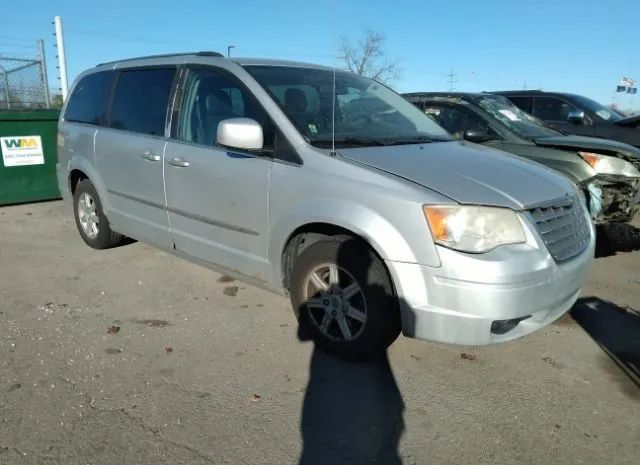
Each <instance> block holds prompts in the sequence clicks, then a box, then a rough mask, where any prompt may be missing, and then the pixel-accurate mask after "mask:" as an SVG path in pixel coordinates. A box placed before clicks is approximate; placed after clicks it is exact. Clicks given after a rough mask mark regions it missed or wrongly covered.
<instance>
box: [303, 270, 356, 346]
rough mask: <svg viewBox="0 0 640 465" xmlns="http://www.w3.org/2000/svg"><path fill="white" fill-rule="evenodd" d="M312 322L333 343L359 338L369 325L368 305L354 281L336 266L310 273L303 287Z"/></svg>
mask: <svg viewBox="0 0 640 465" xmlns="http://www.w3.org/2000/svg"><path fill="white" fill-rule="evenodd" d="M304 291H305V292H304V299H305V301H306V302H307V310H308V312H309V317H310V320H311V322H312V323H313V324H314V325H315V326H316V327H317V328H318V329H319V330H320V331H321V332H322V334H324V335H325V336H326V337H327V338H329V339H331V340H333V341H350V340H351V339H355V338H357V337H358V336H359V335H360V333H362V330H363V329H364V327H365V324H366V322H367V303H366V301H365V298H364V293H363V292H362V289H361V288H360V285H359V284H358V282H357V281H356V280H355V278H354V277H353V276H352V275H351V274H350V273H349V272H348V271H346V270H345V269H343V268H340V267H339V266H338V265H336V264H333V263H331V264H322V265H319V266H317V267H316V268H314V269H313V270H311V272H310V273H309V275H308V276H307V279H306V282H305V286H304Z"/></svg>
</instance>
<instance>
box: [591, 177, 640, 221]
mask: <svg viewBox="0 0 640 465" xmlns="http://www.w3.org/2000/svg"><path fill="white" fill-rule="evenodd" d="M585 187H586V189H587V192H588V193H587V196H588V201H587V203H588V206H589V211H590V212H591V216H592V218H593V220H594V221H595V223H596V224H607V223H621V222H628V221H631V219H632V218H633V217H634V216H635V215H636V213H638V210H639V209H640V205H639V202H640V178H630V177H628V176H614V175H598V176H597V177H596V178H593V179H592V180H591V181H589V182H588V184H587V185H586V186H585ZM598 193H599V195H598Z"/></svg>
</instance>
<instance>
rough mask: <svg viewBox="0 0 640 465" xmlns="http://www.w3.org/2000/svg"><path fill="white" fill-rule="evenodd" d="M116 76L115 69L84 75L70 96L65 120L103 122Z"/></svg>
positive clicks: (88, 122) (97, 123) (91, 122)
mask: <svg viewBox="0 0 640 465" xmlns="http://www.w3.org/2000/svg"><path fill="white" fill-rule="evenodd" d="M114 76H115V73H114V72H113V71H101V72H98V73H93V74H89V75H87V76H85V77H83V78H82V79H81V80H80V82H78V84H77V85H76V86H75V88H74V89H73V93H72V94H71V97H69V103H68V104H67V109H66V111H65V113H64V120H65V121H71V122H76V123H86V124H95V125H99V124H102V122H103V121H104V117H105V114H106V108H107V99H108V96H109V91H110V90H111V84H112V82H113V78H114Z"/></svg>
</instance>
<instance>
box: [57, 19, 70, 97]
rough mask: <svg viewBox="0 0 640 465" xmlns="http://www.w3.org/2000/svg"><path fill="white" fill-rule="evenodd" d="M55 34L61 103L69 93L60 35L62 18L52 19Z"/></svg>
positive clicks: (62, 38) (62, 37)
mask: <svg viewBox="0 0 640 465" xmlns="http://www.w3.org/2000/svg"><path fill="white" fill-rule="evenodd" d="M53 24H54V25H55V28H56V32H55V33H54V35H55V36H56V47H57V49H58V55H57V57H58V69H59V70H60V90H61V91H62V101H63V102H64V101H65V100H67V93H68V92H69V83H68V82H67V57H66V55H65V53H64V36H63V35H62V18H61V17H60V16H56V17H55V18H53Z"/></svg>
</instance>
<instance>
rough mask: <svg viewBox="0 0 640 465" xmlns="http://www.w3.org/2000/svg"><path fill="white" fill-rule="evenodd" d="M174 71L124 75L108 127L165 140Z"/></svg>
mask: <svg viewBox="0 0 640 465" xmlns="http://www.w3.org/2000/svg"><path fill="white" fill-rule="evenodd" d="M175 72H176V70H175V68H156V69H139V70H128V71H122V72H121V74H120V76H119V77H118V82H117V84H116V90H115V93H114V96H113V103H112V105H111V114H110V116H109V126H110V127H112V128H114V129H122V130H125V131H132V132H137V133H141V134H148V135H151V136H164V128H165V122H166V119H167V107H168V104H169V95H170V94H171V86H172V85H173V77H174V75H175Z"/></svg>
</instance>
